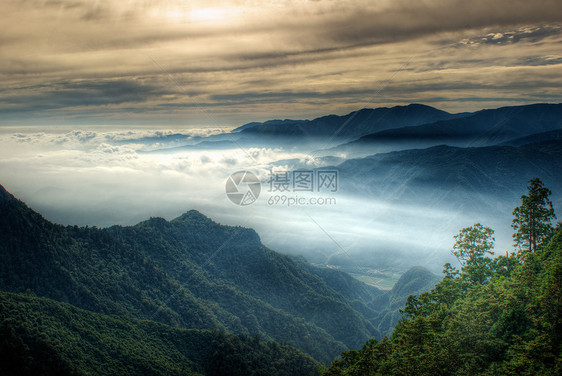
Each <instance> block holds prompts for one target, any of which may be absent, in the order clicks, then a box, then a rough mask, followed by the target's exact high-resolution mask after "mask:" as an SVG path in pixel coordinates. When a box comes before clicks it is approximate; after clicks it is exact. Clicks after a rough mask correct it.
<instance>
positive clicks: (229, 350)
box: [0, 293, 319, 376]
mask: <svg viewBox="0 0 562 376" xmlns="http://www.w3.org/2000/svg"><path fill="white" fill-rule="evenodd" d="M0 333H1V334H2V335H1V336H0V338H1V339H0V374H2V375H16V374H18V375H39V374H42V375H119V376H126V375H203V374H204V375H225V374H228V375H287V376H291V375H312V374H313V373H314V372H315V370H316V369H317V368H318V366H319V365H318V363H316V362H315V361H314V360H313V359H312V358H310V357H309V356H307V355H305V354H303V353H301V352H299V351H298V350H295V349H294V348H292V347H289V346H282V345H279V344H276V343H273V342H263V341H261V340H259V338H257V337H253V338H250V337H247V336H235V335H231V334H225V333H224V332H220V331H209V330H193V329H192V330H186V329H179V328H173V327H170V326H167V325H163V324H159V323H155V322H152V321H141V320H136V319H131V318H126V317H121V316H107V315H102V314H98V313H93V312H89V311H85V310H81V309H78V308H75V307H73V306H71V305H69V304H64V303H59V302H56V301H53V300H50V299H45V298H36V297H31V296H27V295H22V294H12V293H0Z"/></svg>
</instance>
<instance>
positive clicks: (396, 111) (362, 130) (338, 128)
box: [233, 104, 463, 138]
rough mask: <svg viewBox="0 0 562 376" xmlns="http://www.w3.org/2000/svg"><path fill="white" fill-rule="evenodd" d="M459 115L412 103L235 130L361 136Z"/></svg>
mask: <svg viewBox="0 0 562 376" xmlns="http://www.w3.org/2000/svg"><path fill="white" fill-rule="evenodd" d="M458 116H459V115H454V114H450V113H448V112H445V111H442V110H438V109H436V108H433V107H431V106H426V105H422V104H410V105H407V106H395V107H390V108H389V107H379V108H375V109H370V108H364V109H361V110H358V111H354V112H351V113H349V114H347V115H343V116H337V115H327V116H322V117H319V118H316V119H313V120H289V119H286V120H269V121H266V122H263V123H255V122H254V123H249V124H245V125H243V126H241V127H238V128H236V129H234V130H233V132H234V133H237V132H239V133H240V134H242V135H250V134H252V135H261V136H285V137H303V136H304V137H307V136H308V137H336V138H358V137H361V136H363V135H366V134H369V133H373V132H376V131H382V130H385V129H393V128H398V127H403V126H407V125H420V124H425V123H430V122H434V121H438V120H445V119H453V118H456V117H458ZM460 116H463V115H460Z"/></svg>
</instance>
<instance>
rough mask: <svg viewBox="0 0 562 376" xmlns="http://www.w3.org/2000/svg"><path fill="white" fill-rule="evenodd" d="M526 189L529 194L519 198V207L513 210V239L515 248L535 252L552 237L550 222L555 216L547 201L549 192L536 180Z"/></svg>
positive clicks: (548, 200) (552, 228) (530, 182)
mask: <svg viewBox="0 0 562 376" xmlns="http://www.w3.org/2000/svg"><path fill="white" fill-rule="evenodd" d="M527 188H528V190H529V192H528V194H527V195H522V196H521V206H518V207H517V208H515V210H513V216H514V217H515V218H513V223H512V227H513V229H514V230H515V234H513V238H514V240H515V245H516V246H518V247H520V248H521V249H524V250H526V251H528V252H535V251H536V250H537V247H540V246H541V245H542V244H543V242H545V241H547V240H548V239H550V237H551V236H552V232H553V230H554V227H553V226H552V223H551V222H552V220H553V219H555V218H556V215H554V209H553V208H552V202H551V201H550V199H549V196H550V194H551V192H550V190H549V189H548V188H546V187H544V185H543V183H542V182H541V181H540V180H539V179H538V178H535V179H532V180H530V181H529V185H528V186H527Z"/></svg>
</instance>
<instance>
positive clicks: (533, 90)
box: [0, 0, 562, 125]
mask: <svg viewBox="0 0 562 376" xmlns="http://www.w3.org/2000/svg"><path fill="white" fill-rule="evenodd" d="M2 8H3V9H2V10H3V14H4V19H5V20H6V22H5V26H4V29H3V33H2V35H1V36H0V58H2V61H3V64H2V66H0V75H1V76H2V78H3V82H4V85H3V90H2V91H0V113H2V115H3V116H2V120H1V122H2V123H5V124H18V123H20V122H25V123H37V124H39V123H42V122H46V123H64V124H79V123H88V124H93V123H102V124H108V123H112V122H115V121H117V122H131V123H135V124H138V123H146V124H160V123H163V124H170V123H175V124H178V123H181V124H203V123H206V124H212V125H226V124H227V125H239V124H240V123H244V122H247V121H252V120H266V119H269V118H276V117H293V118H305V117H314V116H317V115H321V114H325V113H326V112H338V113H345V112H348V111H351V110H355V109H357V108H358V107H363V106H373V105H393V104H405V103H409V102H431V103H433V104H438V105H439V104H440V105H442V107H444V109H446V110H450V111H465V110H474V109H476V106H475V107H471V106H470V105H467V101H466V99H467V98H473V99H475V100H477V99H478V98H481V100H482V101H486V100H490V102H491V103H490V107H493V106H498V105H502V104H507V103H513V102H519V103H529V102H531V101H532V100H533V99H534V98H537V97H539V96H541V97H543V98H544V99H545V101H553V102H557V101H559V97H560V94H561V93H560V91H559V90H554V89H553V88H548V84H547V83H548V82H555V81H557V80H558V77H560V74H559V73H560V69H561V66H562V64H561V61H562V60H561V59H562V56H561V55H560V53H559V52H558V50H559V48H558V46H559V43H560V41H561V40H562V35H561V26H560V25H561V24H562V8H560V6H559V4H558V1H553V0H545V1H541V2H539V3H532V2H527V1H506V0H495V1H492V2H490V1H482V0H477V1H470V2H468V1H458V0H453V1H437V0H430V1H423V2H422V1H415V2H412V1H386V0H382V1H366V0H354V1H347V2H337V1H331V0H323V1H307V0H292V1H284V2H277V1H262V2H256V1H241V0H240V1H237V0H232V1H210V2H209V1H206V2H202V1H190V2H187V1H180V0H160V1H158V0H155V1H140V0H139V1H135V0H131V1H110V0H100V1H95V2H91V1H85V0H75V1H43V0H41V1H39V0H25V1H5V2H3V4H2ZM154 62H156V64H155V63H154ZM405 62H411V64H409V66H408V69H405V70H403V71H401V67H402V66H403V65H404V63H405ZM531 68H535V69H534V70H532V71H531V70H530V69H531ZM396 72H399V74H396ZM437 72H438V75H439V77H438V79H437V81H436V80H435V76H436V74H437ZM506 76H509V77H512V78H513V79H512V80H510V82H518V81H522V80H523V81H526V82H527V83H528V84H529V85H528V86H527V87H526V90H525V92H524V93H523V92H517V90H519V88H518V87H516V86H514V87H513V88H512V89H513V90H511V93H508V92H509V91H510V90H509V89H510V88H509V87H508V88H507V89H506V88H505V86H506V85H505V83H504V82H503V81H501V80H500V79H499V78H495V77H502V78H503V77H506ZM391 77H392V80H391V81H390V82H389V78H391ZM531 77H532V78H533V79H532V80H531V79H530V78H531ZM537 77H539V78H537ZM170 78H172V80H171V79H170ZM172 81H173V82H172ZM478 81H480V82H485V83H486V88H485V90H486V95H485V96H484V95H483V94H482V92H483V91H484V88H482V90H479V89H476V90H474V89H473V88H472V87H471V84H472V83H474V82H478ZM427 82H437V84H436V85H434V88H432V89H431V90H427ZM462 83H464V84H465V86H464V87H462ZM531 83H533V85H531ZM439 85H441V86H439ZM382 86H384V90H382V91H381V90H380V89H381V87H382ZM451 86H460V87H459V88H458V90H457V91H450V87H451ZM545 87H547V88H548V89H547V90H546V91H545V90H544V89H545ZM400 91H401V93H400V94H401V95H398V96H397V95H396V94H395V93H396V92H400ZM379 92H380V93H379ZM375 93H379V94H378V95H375ZM438 98H446V100H443V101H441V102H436V99H438ZM455 98H458V100H457V101H455ZM260 99H261V100H260ZM467 107H468V108H467ZM209 112H212V114H213V116H212V118H213V120H211V121H210V120H209V116H208V113H209Z"/></svg>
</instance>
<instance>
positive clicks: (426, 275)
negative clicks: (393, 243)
mask: <svg viewBox="0 0 562 376" xmlns="http://www.w3.org/2000/svg"><path fill="white" fill-rule="evenodd" d="M440 280H441V277H439V276H437V275H435V274H433V273H432V272H430V271H429V270H427V269H426V268H424V267H422V266H415V267H413V268H411V269H410V270H408V271H407V272H406V273H404V274H402V276H401V277H400V279H398V281H397V282H396V284H395V285H394V286H393V287H392V289H391V290H390V291H388V292H386V293H385V294H383V295H380V296H378V297H376V298H375V299H374V300H373V301H372V302H371V303H370V304H369V306H370V307H371V308H373V309H374V310H375V311H377V315H376V316H374V317H373V318H372V319H371V322H372V323H373V324H374V325H376V326H377V328H378V329H379V331H380V332H381V333H383V334H384V335H390V334H391V333H392V330H393V329H394V327H395V326H396V324H398V322H399V321H400V319H401V318H402V314H401V313H400V309H402V308H403V307H404V304H406V301H407V300H408V297H409V296H410V295H419V294H422V293H424V292H426V291H429V290H431V289H432V288H433V287H434V286H435V285H436V284H437V283H438V282H439V281H440Z"/></svg>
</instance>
